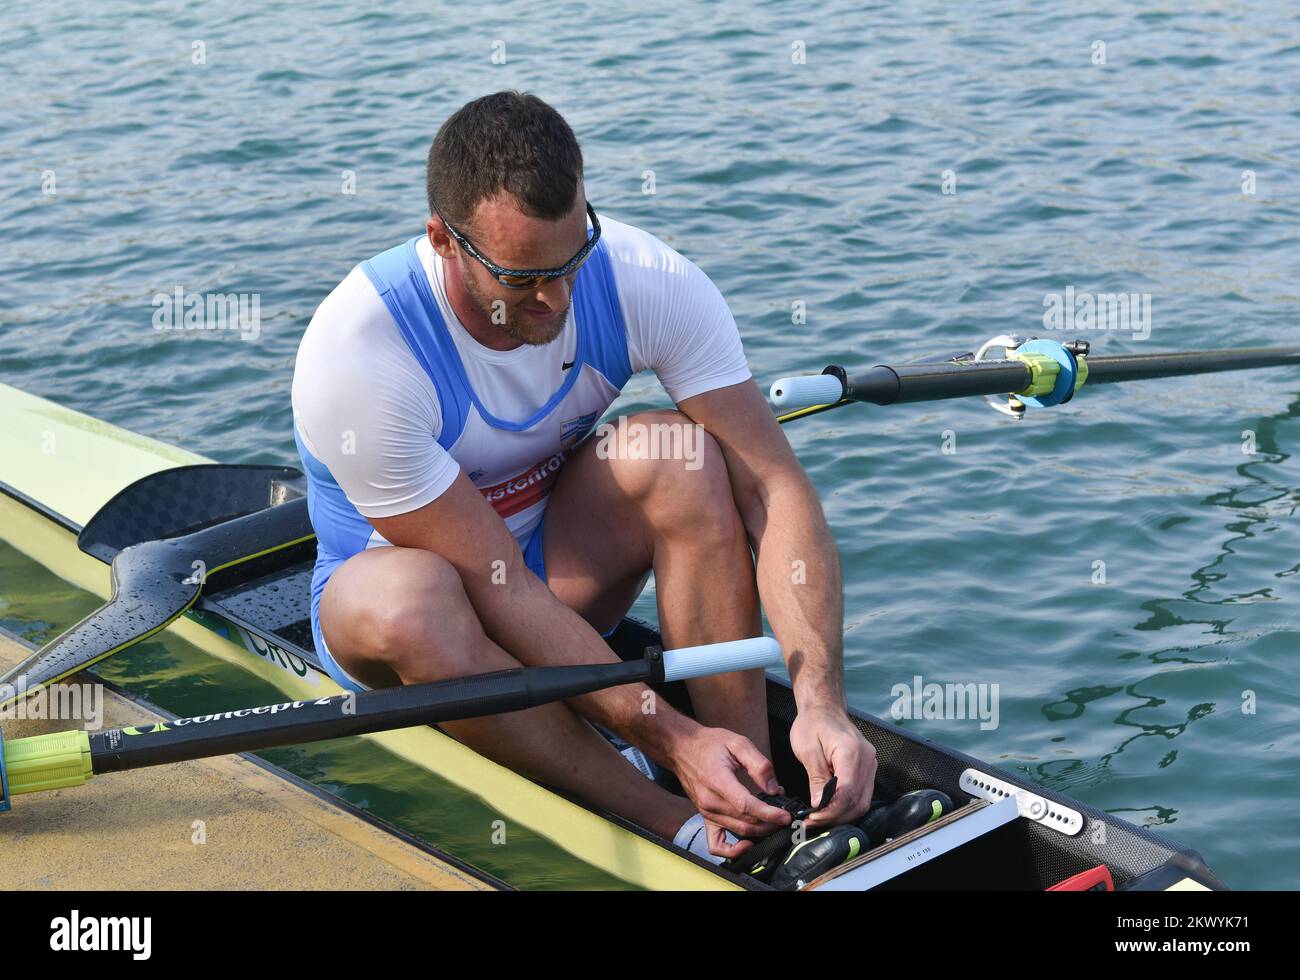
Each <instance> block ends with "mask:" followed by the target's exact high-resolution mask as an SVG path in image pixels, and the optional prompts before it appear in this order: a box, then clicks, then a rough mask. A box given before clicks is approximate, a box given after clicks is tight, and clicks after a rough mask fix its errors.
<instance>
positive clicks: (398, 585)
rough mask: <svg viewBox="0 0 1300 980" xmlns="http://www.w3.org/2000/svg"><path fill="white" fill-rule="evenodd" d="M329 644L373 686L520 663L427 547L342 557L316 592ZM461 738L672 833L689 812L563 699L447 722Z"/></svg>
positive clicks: (683, 801) (348, 668) (689, 807)
mask: <svg viewBox="0 0 1300 980" xmlns="http://www.w3.org/2000/svg"><path fill="white" fill-rule="evenodd" d="M320 619H321V630H322V632H323V633H324V634H325V640H326V642H327V643H328V644H329V648H330V653H331V654H332V655H333V656H334V658H335V660H337V661H338V663H339V664H340V665H341V666H342V667H343V669H344V670H346V671H347V672H348V674H350V675H351V676H352V677H355V678H356V679H357V680H359V681H361V682H362V683H363V684H366V685H367V686H370V687H385V686H390V685H392V684H396V683H399V682H401V683H406V684H414V683H420V682H423V681H432V680H442V679H445V678H450V677H463V676H465V675H467V674H478V673H484V672H486V671H492V670H505V669H509V668H512V667H518V666H520V664H519V662H518V661H517V660H515V659H514V658H513V657H511V656H510V654H508V653H507V652H506V651H504V650H502V649H501V647H499V646H497V645H496V644H495V643H493V642H492V640H491V639H489V638H488V636H487V635H486V634H485V633H484V632H483V628H482V626H481V625H480V624H479V620H478V616H477V615H476V614H475V612H474V609H473V606H472V605H471V604H470V601H469V598H468V596H466V594H465V590H464V588H463V586H462V585H461V581H460V577H459V576H458V575H457V573H456V571H455V569H453V568H452V567H451V565H450V564H448V563H447V562H446V561H444V560H443V559H442V558H439V557H438V556H437V555H435V554H433V553H432V552H428V551H422V550H419V549H412V548H391V547H386V548H372V549H370V550H368V551H364V552H361V553H360V554H357V555H354V556H353V557H351V558H349V559H348V560H347V561H346V562H344V564H343V566H342V567H340V568H339V569H338V571H336V572H335V573H334V574H333V575H332V576H331V577H330V581H329V583H328V584H327V585H326V587H325V592H324V594H323V595H322V597H321V607H320ZM442 727H443V728H444V729H446V730H447V731H448V732H449V733H450V734H451V735H453V736H454V737H455V738H456V739H457V740H458V741H461V742H464V743H465V744H466V745H469V746H470V747H471V748H473V749H475V750H476V751H478V752H480V753H482V754H483V755H486V756H487V757H488V758H490V759H493V760H495V761H496V762H499V763H501V764H502V765H504V766H507V767H509V768H511V769H513V770H515V771H517V772H522V773H524V774H526V775H529V776H531V777H533V778H534V779H537V780H539V781H541V782H543V783H547V784H550V785H552V786H557V787H559V788H560V789H563V790H565V791H568V792H571V793H575V794H577V795H578V796H580V797H581V798H583V799H585V800H588V801H590V802H591V803H594V804H595V805H597V806H600V807H603V808H604V809H607V810H609V811H611V812H613V813H617V814H619V815H620V816H622V817H625V818H627V819H629V820H632V821H634V822H635V823H638V824H640V825H641V826H643V827H646V828H647V829H648V830H651V831H653V832H654V833H656V834H659V835H660V836H661V837H667V838H669V839H671V838H672V836H673V835H674V834H675V833H676V832H677V831H678V829H680V827H681V825H682V824H683V823H684V822H685V821H686V819H687V818H688V817H689V816H690V815H691V814H692V813H694V812H695V808H694V807H693V806H692V805H691V803H690V801H688V800H686V799H683V798H681V797H678V796H674V795H672V794H671V793H668V792H667V791H666V790H664V789H662V788H660V787H659V786H657V785H655V784H654V783H652V782H651V781H650V780H648V779H646V778H645V776H643V775H642V774H641V773H640V772H638V771H637V770H636V769H635V768H634V767H633V766H631V765H629V764H628V762H627V760H626V759H624V758H623V757H622V756H621V755H620V754H619V753H618V751H617V750H615V749H614V747H613V746H611V745H610V744H609V742H608V741H606V740H605V739H604V738H602V737H601V736H600V735H599V734H597V732H596V731H595V730H594V729H593V728H592V727H591V726H590V725H589V724H587V722H586V721H584V720H583V719H582V718H581V717H579V716H578V715H577V714H576V713H575V712H574V711H573V709H571V708H570V707H569V706H568V705H567V704H565V703H563V702H558V703H555V704H548V705H542V706H540V707H537V708H531V709H529V710H528V711H519V712H513V713H510V714H504V715H495V716H492V717H490V718H474V719H466V720H463V721H455V722H448V723H445V724H444V725H442Z"/></svg>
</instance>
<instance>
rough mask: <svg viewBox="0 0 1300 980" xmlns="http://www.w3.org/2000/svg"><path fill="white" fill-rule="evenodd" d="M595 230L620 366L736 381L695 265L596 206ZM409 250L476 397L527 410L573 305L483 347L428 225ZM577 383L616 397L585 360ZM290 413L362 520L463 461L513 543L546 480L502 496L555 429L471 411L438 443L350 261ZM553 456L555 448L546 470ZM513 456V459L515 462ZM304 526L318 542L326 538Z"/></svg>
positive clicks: (718, 316) (507, 411)
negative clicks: (556, 318) (509, 346)
mask: <svg viewBox="0 0 1300 980" xmlns="http://www.w3.org/2000/svg"><path fill="white" fill-rule="evenodd" d="M601 228H602V236H601V241H602V244H603V246H604V250H605V252H606V254H607V255H608V258H609V265H610V270H611V271H612V274H613V281H614V285H615V287H616V292H617V301H618V305H619V309H620V310H621V312H622V318H623V322H624V326H625V329H626V345H627V359H628V361H629V362H630V366H631V370H632V372H633V373H636V372H638V371H642V370H652V371H654V372H655V374H656V375H657V376H658V378H659V380H660V381H661V382H662V384H663V386H664V388H665V389H666V390H667V391H668V394H669V395H670V397H672V399H673V401H674V402H680V401H682V400H684V399H686V398H690V397H692V396H693V395H698V394H701V393H703V392H706V391H710V390H713V389H716V388H723V387H727V386H729V385H734V384H738V383H740V382H742V381H746V380H748V379H749V378H750V372H749V368H748V367H747V365H746V362H745V355H744V351H743V349H742V346H741V342H740V335H739V332H738V330H737V328H736V322H735V319H734V318H733V317H732V315H731V312H730V310H729V309H728V308H727V304H726V302H725V300H724V299H723V298H722V294H721V293H720V292H719V291H718V289H717V287H716V286H714V284H713V282H712V281H711V280H710V279H709V278H708V276H706V275H705V274H704V273H703V272H702V271H701V270H700V269H699V268H698V267H697V266H696V265H695V264H694V263H692V262H690V261H689V260H687V259H685V258H683V257H682V256H681V255H679V254H678V253H677V252H676V251H674V250H673V249H671V248H669V247H668V246H667V245H665V244H664V243H663V242H661V241H660V240H659V239H657V238H655V237H654V236H653V235H651V234H649V233H647V232H645V231H642V230H641V229H639V228H635V227H633V226H632V225H628V224H624V223H623V222H620V221H615V220H614V219H612V218H609V217H605V216H602V217H601ZM415 249H416V254H417V255H418V259H419V262H420V263H421V264H422V265H423V268H424V271H425V274H426V276H427V279H428V284H429V286H430V287H431V290H432V295H433V298H434V300H435V301H436V303H437V308H438V310H439V312H440V313H441V314H442V318H443V320H444V321H445V323H446V326H447V331H448V333H449V334H450V336H451V339H452V341H453V342H454V344H455V349H456V352H457V353H458V354H459V357H460V360H461V362H462V363H463V365H464V372H465V377H466V378H467V380H468V382H469V384H470V386H471V387H472V389H473V393H474V395H475V396H476V398H477V400H478V402H479V404H480V405H481V406H482V407H483V408H485V409H486V410H487V412H489V413H491V414H492V415H493V416H495V417H497V418H499V419H506V420H518V419H526V418H528V417H529V416H531V415H532V414H533V413H535V412H537V411H538V409H539V408H540V407H542V406H544V405H545V404H546V402H547V400H548V399H549V398H550V397H551V396H552V395H553V394H555V393H556V391H557V390H558V389H559V388H560V387H561V385H562V384H563V383H564V381H565V380H566V373H565V368H564V365H565V364H568V363H570V362H572V361H573V360H574V354H575V351H576V349H577V343H578V331H577V329H576V325H575V315H574V307H573V306H571V308H570V312H569V316H568V319H567V321H566V323H565V326H564V328H563V330H562V332H561V334H560V335H559V337H558V338H557V339H556V340H555V341H553V342H552V343H550V344H548V345H545V346H540V347H539V346H531V345H523V346H520V347H518V348H516V349H514V350H510V351H496V350H491V349H489V348H487V347H484V346H482V345H481V344H479V343H478V342H477V341H476V340H474V339H473V337H471V336H470V334H469V333H468V332H467V331H466V330H465V328H464V326H462V324H461V323H460V321H459V319H458V318H457V317H456V314H455V311H454V310H453V309H452V307H451V304H450V303H449V302H448V301H447V292H446V288H445V284H444V279H443V261H442V258H441V256H439V255H438V254H437V253H436V252H435V251H434V250H433V248H432V246H431V245H430V244H429V241H428V238H427V236H425V237H421V238H419V239H418V240H417V241H416V243H415ZM467 260H468V259H467ZM470 261H472V260H470ZM575 305H576V304H575ZM588 375H590V376H588ZM580 383H581V384H582V385H587V386H589V387H593V389H601V386H602V385H603V389H601V391H603V394H604V397H603V401H602V398H601V397H600V393H599V392H598V391H596V390H593V391H592V392H591V396H592V397H595V399H596V403H597V404H602V403H603V405H604V406H606V407H607V406H608V404H609V402H611V401H613V399H614V398H615V397H616V396H617V394H618V390H617V388H615V387H614V386H613V385H612V384H611V383H610V382H609V381H608V380H607V379H605V378H603V377H601V376H600V375H599V374H598V373H597V372H591V371H584V372H583V377H582V378H581V379H580ZM603 410H604V409H603V408H601V411H603ZM293 415H294V425H295V429H296V431H297V435H298V438H299V440H300V442H301V446H302V448H305V449H306V450H307V452H308V453H310V455H311V456H312V457H315V459H316V460H318V461H319V462H320V463H321V464H323V465H324V466H325V467H327V468H328V471H329V475H330V476H332V477H333V480H334V481H336V482H337V485H338V487H339V488H340V489H341V490H342V492H343V494H345V495H346V498H347V501H348V502H349V503H350V504H351V505H352V507H355V509H356V511H357V512H358V513H359V514H361V515H364V516H365V517H392V516H396V515H398V514H404V513H408V512H410V511H413V510H417V509H419V508H420V507H423V506H425V505H426V504H428V503H430V502H431V501H433V500H435V499H437V497H438V496H439V495H440V494H442V493H443V492H444V491H445V490H446V489H447V488H448V487H450V486H451V484H452V482H453V480H454V479H455V478H456V475H457V473H458V472H459V471H460V470H461V469H462V468H463V469H465V471H466V472H467V474H468V475H469V477H470V479H471V481H472V482H474V483H475V485H476V486H478V487H479V490H480V492H483V493H484V496H485V497H486V498H487V499H488V500H489V502H490V503H492V504H493V505H494V506H495V507H496V508H497V511H498V513H499V514H501V516H502V517H503V519H504V520H505V521H506V523H507V525H508V526H509V528H510V530H511V532H512V533H513V534H514V535H515V537H516V538H517V539H518V540H519V541H520V542H521V544H522V543H523V542H524V541H526V540H527V537H528V535H529V534H531V532H532V530H533V529H534V528H535V527H536V526H537V524H538V523H539V522H540V520H541V517H542V514H543V512H544V509H545V504H546V499H545V493H546V492H548V491H549V479H547V480H544V481H543V482H545V484H546V485H545V487H544V488H542V489H541V491H540V495H539V494H538V493H532V494H530V493H528V492H524V493H523V494H522V499H521V500H519V501H516V502H515V503H512V502H511V500H510V499H509V498H510V497H511V496H512V495H513V494H514V493H515V490H516V489H517V488H521V487H523V486H524V483H525V481H526V480H529V479H531V478H536V477H538V476H539V474H540V475H541V476H544V477H548V476H553V475H554V474H553V473H550V474H546V473H544V472H543V471H542V470H538V471H537V472H535V473H533V472H531V471H530V470H529V467H536V465H537V464H539V463H544V461H545V460H547V458H548V454H554V453H555V446H554V442H555V435H554V433H553V432H543V431H541V430H537V432H536V433H535V435H532V436H531V438H533V441H535V443H536V446H535V447H533V446H530V444H529V443H530V433H529V432H527V431H525V432H503V431H502V430H500V429H496V428H493V427H492V426H490V425H487V424H486V423H483V422H482V421H481V419H479V418H477V416H476V415H475V413H473V412H471V413H470V416H471V417H470V420H469V422H468V423H467V424H466V427H465V431H464V432H463V433H462V434H461V435H460V436H459V438H458V441H457V442H456V444H455V445H454V446H453V447H452V448H451V451H448V450H447V449H444V448H443V446H441V445H439V442H438V438H439V435H440V434H441V433H442V429H443V423H444V420H443V418H442V407H441V404H440V398H439V392H438V390H437V387H436V385H435V382H434V380H433V378H432V377H431V376H430V373H429V371H427V370H426V369H425V368H424V367H423V366H422V365H421V363H420V360H419V358H418V357H417V355H416V353H415V352H414V351H413V350H412V347H411V346H410V345H409V344H408V342H407V340H406V339H405V338H404V336H403V334H402V332H401V331H400V330H399V328H398V325H397V323H396V321H395V319H394V316H393V314H392V313H390V311H389V309H388V307H387V306H386V305H385V302H384V300H383V298H381V296H380V294H379V292H378V290H377V289H376V286H375V285H374V283H373V282H372V281H371V279H370V278H369V277H368V275H367V273H366V272H365V271H364V269H363V267H362V266H357V267H356V268H354V269H353V270H352V272H351V273H349V274H348V276H347V277H346V278H345V279H344V280H343V281H342V282H341V283H340V284H339V285H338V286H337V287H336V288H335V289H334V291H333V292H331V293H330V294H329V296H328V297H326V299H325V300H324V302H322V303H321V305H320V307H319V308H318V309H317V311H316V314H315V316H314V317H312V320H311V324H310V325H309V326H308V328H307V331H306V333H305V334H304V336H303V339H302V343H301V346H300V347H299V350H298V359H297V365H296V368H295V371H294V378H293ZM572 421H573V422H575V423H579V422H584V421H585V422H586V427H585V428H582V427H579V429H578V430H576V431H578V434H579V435H580V434H581V433H582V432H585V431H589V428H590V424H591V421H592V420H591V419H590V418H584V419H574V420H572ZM548 444H549V445H550V448H549V449H547V448H546V447H547V446H548ZM503 454H504V455H507V456H509V457H510V459H511V460H512V461H513V462H508V463H507V464H506V465H505V466H504V474H505V479H503V480H501V481H500V482H498V483H494V484H489V485H486V486H485V485H483V477H484V475H485V474H487V473H489V472H490V471H491V470H492V469H493V468H494V464H495V463H499V462H501V457H502V455H503ZM561 459H562V454H560V455H558V456H556V457H555V460H554V468H556V469H558V465H559V462H560V460H561ZM516 463H517V464H518V465H519V466H520V467H522V468H521V469H519V470H517V471H516V470H514V469H513V465H514V464H516ZM530 474H531V475H530ZM497 475H498V476H500V475H501V473H498V474H497ZM511 481H513V482H511ZM494 497H495V499H494ZM521 504H523V505H526V506H520V505H521ZM313 520H317V516H316V514H315V513H314V514H313ZM317 523H318V527H317V531H318V534H319V536H320V538H321V541H322V544H324V543H326V541H327V535H326V534H325V533H324V532H323V529H322V528H321V527H320V521H317ZM382 544H387V542H386V541H384V539H383V538H382V536H380V535H379V533H378V532H377V531H373V529H371V532H370V539H369V540H368V541H367V542H366V543H365V545H364V546H365V547H373V546H375V545H382ZM349 550H350V549H349ZM338 557H344V556H338ZM322 584H323V583H322Z"/></svg>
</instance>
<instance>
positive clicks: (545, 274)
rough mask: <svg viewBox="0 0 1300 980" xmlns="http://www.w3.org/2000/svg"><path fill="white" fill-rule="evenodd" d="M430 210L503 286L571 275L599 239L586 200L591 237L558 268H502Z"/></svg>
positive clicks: (522, 285)
mask: <svg viewBox="0 0 1300 980" xmlns="http://www.w3.org/2000/svg"><path fill="white" fill-rule="evenodd" d="M433 210H434V213H435V214H436V215H437V216H438V217H439V218H442V223H443V226H444V227H445V228H446V229H447V234H449V235H451V237H452V238H453V239H455V241H456V244H457V245H459V246H460V247H461V248H463V249H464V250H465V251H466V252H468V253H469V254H470V255H471V256H473V257H474V258H476V259H478V260H479V262H481V263H482V264H483V266H484V268H486V269H487V271H488V272H490V273H492V275H493V277H494V278H495V279H496V281H497V282H499V283H501V285H503V286H505V287H506V288H507V289H536V288H537V287H538V286H540V285H542V284H543V283H548V282H551V281H552V280H554V279H562V278H564V277H565V276H571V275H573V274H574V273H575V272H577V271H578V270H579V269H580V268H582V264H583V263H584V262H586V261H587V259H588V258H589V257H590V256H591V250H592V249H593V248H595V247H596V243H597V242H598V241H600V221H599V220H597V218H596V211H595V209H594V208H592V206H591V202H588V203H587V215H588V217H590V218H591V237H590V238H588V239H587V244H586V245H584V246H582V249H581V250H580V251H579V252H578V254H577V255H575V256H574V257H573V258H571V259H569V261H568V262H565V263H564V265H562V266H560V267H559V268H558V269H504V268H502V267H501V266H499V265H497V264H496V263H495V262H493V261H492V260H491V259H489V258H488V257H487V256H485V255H484V254H483V253H482V252H480V251H479V250H478V249H476V248H475V247H474V243H473V242H471V241H470V240H469V239H468V238H466V237H465V236H464V235H462V234H461V233H460V232H458V231H457V230H456V229H455V228H453V227H452V226H451V224H450V222H448V221H447V219H446V218H443V216H442V212H441V211H439V210H438V209H437V207H435V208H434V209H433Z"/></svg>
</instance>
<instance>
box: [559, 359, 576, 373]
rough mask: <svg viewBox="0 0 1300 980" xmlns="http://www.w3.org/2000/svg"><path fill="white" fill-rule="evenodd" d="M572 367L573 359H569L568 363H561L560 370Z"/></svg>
mask: <svg viewBox="0 0 1300 980" xmlns="http://www.w3.org/2000/svg"><path fill="white" fill-rule="evenodd" d="M571 367H573V361H569V362H568V363H567V364H561V365H560V370H561V371H567V370H569V368H571Z"/></svg>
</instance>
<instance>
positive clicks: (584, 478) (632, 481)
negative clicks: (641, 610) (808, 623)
mask: <svg viewBox="0 0 1300 980" xmlns="http://www.w3.org/2000/svg"><path fill="white" fill-rule="evenodd" d="M628 421H629V424H651V423H661V424H662V423H669V424H679V425H692V423H691V422H690V420H689V419H688V418H687V417H686V416H685V415H682V414H681V413H679V412H671V411H664V412H643V413H640V414H638V415H635V416H632V417H631V418H630V419H629V420H628ZM596 446H597V442H596V440H594V439H592V440H588V442H587V443H585V444H584V445H583V446H582V447H580V448H579V449H578V451H577V452H575V453H574V454H573V455H572V456H571V457H570V458H569V459H568V460H567V461H566V462H565V464H564V468H563V469H562V470H561V471H560V478H559V481H558V483H557V485H556V488H555V490H554V491H552V494H551V500H550V502H549V504H548V505H547V509H546V528H545V538H544V539H543V545H544V548H543V553H544V557H545V561H546V577H547V584H548V585H549V586H550V588H551V591H552V592H554V593H555V594H556V596H558V597H559V599H560V600H561V601H562V602H564V603H565V604H566V605H567V606H569V607H570V608H572V609H574V610H576V611H577V612H578V613H579V614H581V615H582V616H583V617H584V618H585V619H586V620H587V621H588V622H589V623H591V624H592V625H593V626H595V627H596V628H597V629H599V630H601V631H602V632H603V631H605V630H608V629H610V628H611V627H612V626H614V625H615V624H617V623H618V621H619V619H621V618H622V616H623V615H624V614H625V613H626V612H627V610H628V609H629V608H630V607H631V605H632V603H633V601H635V599H636V597H637V596H638V595H639V594H640V592H641V589H642V586H643V585H644V583H645V578H646V573H647V572H648V571H650V570H653V571H654V573H655V587H656V592H657V598H658V605H659V626H660V630H661V632H662V633H663V637H664V644H665V646H667V647H670V648H671V647H675V646H694V645H696V644H701V643H715V642H720V641H724V640H735V639H740V638H743V637H750V636H758V635H759V633H760V631H761V625H762V620H761V619H760V616H759V605H758V589H757V585H756V583H755V579H754V562H753V556H752V554H751V552H750V549H749V542H748V538H747V536H746V533H745V527H744V524H743V522H742V521H741V518H740V514H739V512H738V511H737V509H736V504H735V500H734V498H733V496H732V491H731V480H730V477H729V475H728V473H727V466H726V460H725V459H724V458H723V455H722V451H721V449H720V448H719V447H718V445H717V444H716V443H715V442H714V441H713V438H712V437H711V436H708V435H707V434H705V435H704V436H703V444H702V446H701V447H700V448H701V450H702V454H701V457H700V462H701V464H702V465H701V466H700V467H699V468H698V469H687V467H686V465H685V462H684V461H683V460H666V459H658V460H655V459H618V458H607V459H602V458H600V456H599V455H598V453H597V452H596ZM689 686H690V692H691V702H692V704H693V706H694V709H695V715H696V718H697V719H698V720H699V721H700V722H701V723H702V724H706V725H711V726H714V727H718V728H726V729H728V730H730V731H733V732H737V733H739V734H741V735H744V736H746V737H747V738H749V739H750V741H752V742H753V743H754V744H755V745H756V746H757V747H758V749H759V750H760V751H761V752H763V753H764V754H765V755H767V756H769V757H770V756H771V743H770V739H769V733H768V724H767V699H766V689H765V686H764V680H763V672H762V671H744V672H738V673H734V674H724V675H719V676H715V677H702V678H699V679H697V680H694V681H690V682H689Z"/></svg>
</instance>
